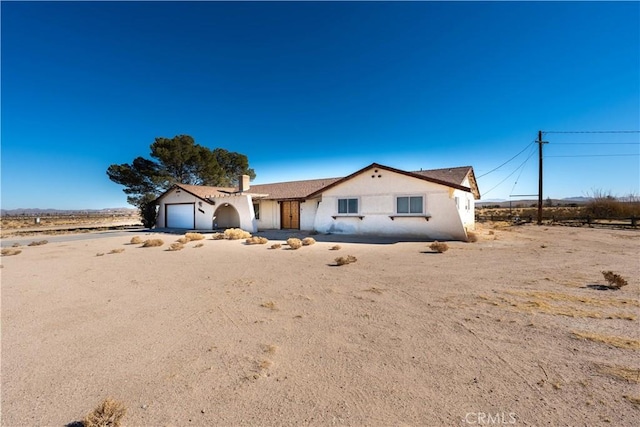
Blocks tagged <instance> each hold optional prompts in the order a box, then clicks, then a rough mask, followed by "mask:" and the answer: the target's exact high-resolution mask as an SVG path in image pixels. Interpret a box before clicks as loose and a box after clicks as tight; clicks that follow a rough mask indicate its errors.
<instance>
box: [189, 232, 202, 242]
mask: <svg viewBox="0 0 640 427" xmlns="http://www.w3.org/2000/svg"><path fill="white" fill-rule="evenodd" d="M184 237H186V238H187V239H189V240H194V241H195V240H204V235H203V234H200V233H186V234H185V235H184Z"/></svg>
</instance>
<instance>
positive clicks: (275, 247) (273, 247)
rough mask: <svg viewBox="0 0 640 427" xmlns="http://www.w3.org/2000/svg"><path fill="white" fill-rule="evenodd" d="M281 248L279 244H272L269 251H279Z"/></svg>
mask: <svg viewBox="0 0 640 427" xmlns="http://www.w3.org/2000/svg"><path fill="white" fill-rule="evenodd" d="M281 247H282V245H281V244H280V243H274V244H273V245H271V249H280V248H281Z"/></svg>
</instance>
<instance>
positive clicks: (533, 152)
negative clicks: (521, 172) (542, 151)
mask: <svg viewBox="0 0 640 427" xmlns="http://www.w3.org/2000/svg"><path fill="white" fill-rule="evenodd" d="M535 152H536V150H532V151H531V154H529V157H527V158H526V159H524V162H522V163H520V165H518V167H517V168H515V169H514V170H513V172H511V173H510V174H509V175H507V177H506V178H505V179H503V180H502V181H500V182H499V183H497V184H496V185H495V186H493V187H492V188H491V189H489V190H488V191H485V192H483V194H484V195H485V196H486V195H487V194H488V193H490V192H491V191H493V190H495V189H496V188H497V187H499V186H500V185H501V184H502V183H503V182H505V181H506V180H507V179H509V178H510V177H511V175H513V174H514V173H516V172H517V171H518V169H520V168H521V167H523V166H524V165H525V164H526V163H527V162H528V161H529V159H530V158H531V156H533V155H534V154H535Z"/></svg>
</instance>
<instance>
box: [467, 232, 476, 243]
mask: <svg viewBox="0 0 640 427" xmlns="http://www.w3.org/2000/svg"><path fill="white" fill-rule="evenodd" d="M477 241H478V235H477V234H476V233H474V232H473V231H469V232H467V242H468V243H475V242H477Z"/></svg>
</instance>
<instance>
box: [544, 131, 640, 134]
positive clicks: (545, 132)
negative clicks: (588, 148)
mask: <svg viewBox="0 0 640 427" xmlns="http://www.w3.org/2000/svg"><path fill="white" fill-rule="evenodd" d="M542 133H543V134H547V133H640V130H547V131H543V132H542Z"/></svg>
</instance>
